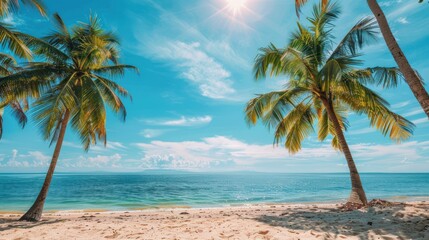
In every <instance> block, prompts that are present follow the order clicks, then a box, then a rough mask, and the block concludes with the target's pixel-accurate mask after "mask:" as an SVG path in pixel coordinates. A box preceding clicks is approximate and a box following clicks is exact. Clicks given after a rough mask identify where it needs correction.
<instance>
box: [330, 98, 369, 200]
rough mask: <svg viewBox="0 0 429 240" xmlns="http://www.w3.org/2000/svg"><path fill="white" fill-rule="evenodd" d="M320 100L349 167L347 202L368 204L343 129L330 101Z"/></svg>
mask: <svg viewBox="0 0 429 240" xmlns="http://www.w3.org/2000/svg"><path fill="white" fill-rule="evenodd" d="M322 102H323V105H324V106H325V108H326V111H327V113H328V117H329V120H330V121H331V122H332V124H333V125H334V129H335V135H336V137H337V139H338V142H339V143H340V147H341V150H342V152H343V153H344V156H345V157H346V160H347V165H348V167H349V171H350V180H351V183H352V191H351V193H350V197H349V199H348V201H347V202H349V203H357V204H362V205H363V206H366V205H367V204H368V201H367V199H366V195H365V191H364V189H363V187H362V182H361V180H360V176H359V172H358V170H357V168H356V165H355V162H354V161H353V157H352V153H351V152H350V149H349V146H348V144H347V141H346V138H345V137H344V134H343V130H342V128H341V125H340V123H339V121H338V119H337V115H336V114H335V112H334V108H333V106H332V103H331V102H329V101H328V100H327V99H322Z"/></svg>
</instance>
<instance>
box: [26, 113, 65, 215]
mask: <svg viewBox="0 0 429 240" xmlns="http://www.w3.org/2000/svg"><path fill="white" fill-rule="evenodd" d="M69 118H70V112H69V110H66V112H65V114H64V117H63V120H62V121H61V129H60V133H59V135H58V140H57V143H56V145H55V150H54V155H53V156H52V160H51V164H50V165H49V169H48V172H47V173H46V177H45V181H44V182H43V186H42V189H41V190H40V193H39V195H38V196H37V198H36V201H34V203H33V206H31V208H30V209H29V210H28V211H27V212H26V213H25V214H24V215H23V216H22V217H21V218H20V219H19V220H20V221H39V220H40V218H41V217H42V212H43V206H44V205H45V200H46V197H47V195H48V190H49V186H50V185H51V180H52V177H53V175H54V170H55V166H56V165H57V161H58V157H59V156H60V152H61V146H62V145H63V140H64V135H65V133H66V128H67V123H68V121H69Z"/></svg>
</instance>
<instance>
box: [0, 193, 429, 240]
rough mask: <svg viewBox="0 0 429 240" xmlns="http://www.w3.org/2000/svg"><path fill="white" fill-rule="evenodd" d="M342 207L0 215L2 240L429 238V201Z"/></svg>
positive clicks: (254, 207)
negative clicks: (25, 217)
mask: <svg viewBox="0 0 429 240" xmlns="http://www.w3.org/2000/svg"><path fill="white" fill-rule="evenodd" d="M338 206H339V204H291V205H289V204H276V205H270V204H259V205H252V206H240V207H226V208H211V209H210V208H209V209H197V208H195V209H180V208H176V209H152V210H141V211H131V212H124V211H122V212H94V211H88V212H56V213H45V214H44V217H43V221H41V222H37V223H30V222H18V221H16V220H17V219H18V218H19V216H20V215H18V214H1V215H0V239H21V240H23V239H429V202H427V201H419V202H409V203H402V204H395V205H393V206H389V207H370V208H369V209H366V210H356V211H352V212H344V211H341V210H339V209H338Z"/></svg>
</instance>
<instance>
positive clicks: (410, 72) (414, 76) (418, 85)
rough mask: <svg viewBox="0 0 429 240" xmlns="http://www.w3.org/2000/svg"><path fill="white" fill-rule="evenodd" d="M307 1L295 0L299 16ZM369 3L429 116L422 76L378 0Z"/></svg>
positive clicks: (405, 75)
mask: <svg viewBox="0 0 429 240" xmlns="http://www.w3.org/2000/svg"><path fill="white" fill-rule="evenodd" d="M307 1H308V0H295V8H296V12H297V14H298V16H299V11H300V8H301V7H302V5H304V4H305V3H306V2H307ZM328 2H329V1H328V0H321V3H322V5H323V6H326V5H327V4H328ZM419 2H420V3H421V2H422V1H420V0H419ZM367 3H368V6H369V8H370V9H371V11H372V13H373V14H374V16H375V18H376V19H377V22H378V25H379V27H380V30H381V33H382V35H383V38H384V41H385V42H386V45H387V47H388V48H389V51H390V53H391V54H392V56H393V58H394V59H395V61H396V64H397V65H398V67H399V69H400V70H401V72H402V74H403V75H404V80H405V82H406V83H407V84H408V86H409V87H410V89H411V91H412V92H413V94H414V96H415V97H416V99H417V101H418V102H419V104H420V106H421V107H422V108H423V111H424V112H425V113H426V115H427V116H428V118H429V94H428V92H427V91H426V90H425V87H424V86H423V80H422V78H421V77H420V76H419V74H418V73H417V72H416V71H415V70H414V69H413V68H412V67H411V65H410V63H409V62H408V59H407V57H406V56H405V54H404V52H403V51H402V49H401V47H400V46H399V44H398V42H397V41H396V39H395V36H393V33H392V30H391V29H390V26H389V23H388V22H387V20H386V17H385V15H384V13H383V10H381V8H380V5H378V2H377V0H367Z"/></svg>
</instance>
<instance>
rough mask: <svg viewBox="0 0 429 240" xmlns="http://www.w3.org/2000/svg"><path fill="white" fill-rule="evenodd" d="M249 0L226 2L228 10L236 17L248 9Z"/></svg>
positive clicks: (230, 0)
mask: <svg viewBox="0 0 429 240" xmlns="http://www.w3.org/2000/svg"><path fill="white" fill-rule="evenodd" d="M246 2H247V0H226V3H227V5H226V8H227V9H228V10H229V11H230V12H232V14H233V15H234V16H235V15H237V14H239V13H240V12H241V10H242V9H243V8H245V7H246Z"/></svg>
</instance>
